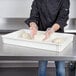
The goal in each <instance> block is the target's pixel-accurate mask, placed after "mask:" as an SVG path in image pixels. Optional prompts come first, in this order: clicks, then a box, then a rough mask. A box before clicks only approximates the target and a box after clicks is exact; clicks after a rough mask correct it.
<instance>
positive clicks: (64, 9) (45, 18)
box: [25, 0, 70, 76]
mask: <svg viewBox="0 0 76 76" xmlns="http://www.w3.org/2000/svg"><path fill="white" fill-rule="evenodd" d="M69 6H70V2H69V0H34V1H33V4H32V9H31V13H30V17H29V18H28V19H27V20H26V21H25V23H26V24H27V25H28V26H29V28H30V30H31V35H32V37H34V36H35V35H36V34H37V31H38V30H41V31H46V32H45V37H44V39H43V40H46V39H48V38H49V36H50V35H51V34H52V33H53V32H55V31H56V32H62V33H63V32H64V26H66V25H67V20H68V18H69V16H68V15H69ZM47 63H48V61H47V60H40V61H39V68H38V76H46V68H47ZM55 65H56V76H65V61H55Z"/></svg>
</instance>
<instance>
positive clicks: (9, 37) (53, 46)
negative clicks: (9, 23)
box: [2, 29, 74, 52]
mask: <svg viewBox="0 0 76 76" xmlns="http://www.w3.org/2000/svg"><path fill="white" fill-rule="evenodd" d="M22 31H25V32H29V30H26V29H22V30H19V31H15V32H13V33H9V34H6V35H2V38H3V43H7V44H13V45H18V46H26V47H31V48H37V49H44V50H48V51H56V52H61V51H63V49H64V48H66V47H67V46H68V45H69V44H70V43H71V42H72V41H73V37H74V35H73V34H65V33H56V32H55V33H53V34H52V35H51V36H50V37H49V39H48V40H46V41H36V40H29V39H24V38H21V37H19V34H20V33H21V32H22ZM38 33H42V34H44V33H45V32H43V31H38ZM56 37H60V38H64V42H63V43H60V44H59V43H53V42H51V41H52V39H54V38H56Z"/></svg>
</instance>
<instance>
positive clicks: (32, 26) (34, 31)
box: [30, 22, 38, 38]
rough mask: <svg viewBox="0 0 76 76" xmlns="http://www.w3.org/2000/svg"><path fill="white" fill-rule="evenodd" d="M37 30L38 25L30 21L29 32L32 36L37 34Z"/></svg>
mask: <svg viewBox="0 0 76 76" xmlns="http://www.w3.org/2000/svg"><path fill="white" fill-rule="evenodd" d="M37 31H38V27H37V25H36V23H34V22H31V23H30V34H31V37H32V38H34V36H35V35H36V34H37Z"/></svg>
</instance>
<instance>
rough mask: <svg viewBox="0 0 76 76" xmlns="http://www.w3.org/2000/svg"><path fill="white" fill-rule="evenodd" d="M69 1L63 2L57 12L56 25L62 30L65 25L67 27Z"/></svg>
mask: <svg viewBox="0 0 76 76" xmlns="http://www.w3.org/2000/svg"><path fill="white" fill-rule="evenodd" d="M69 6H70V1H69V0H63V3H62V6H61V8H60V10H59V13H58V16H57V20H56V23H58V24H59V25H60V28H61V29H63V28H64V26H65V25H67V20H68V17H69Z"/></svg>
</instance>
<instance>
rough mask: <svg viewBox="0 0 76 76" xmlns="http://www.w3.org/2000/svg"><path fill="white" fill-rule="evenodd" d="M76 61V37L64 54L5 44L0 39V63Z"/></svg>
mask: <svg viewBox="0 0 76 76" xmlns="http://www.w3.org/2000/svg"><path fill="white" fill-rule="evenodd" d="M10 60H12V61H13V60H14V61H17V60H18V61H23V60H24V61H30V60H31V61H39V60H48V61H56V60H57V61H62V60H63V61H76V36H75V37H74V40H73V43H71V44H69V45H68V46H67V47H66V48H65V49H64V50H63V51H62V52H60V53H59V52H52V51H48V50H41V49H34V48H28V47H21V46H15V45H8V44H3V42H2V38H1V37H0V61H10Z"/></svg>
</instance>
